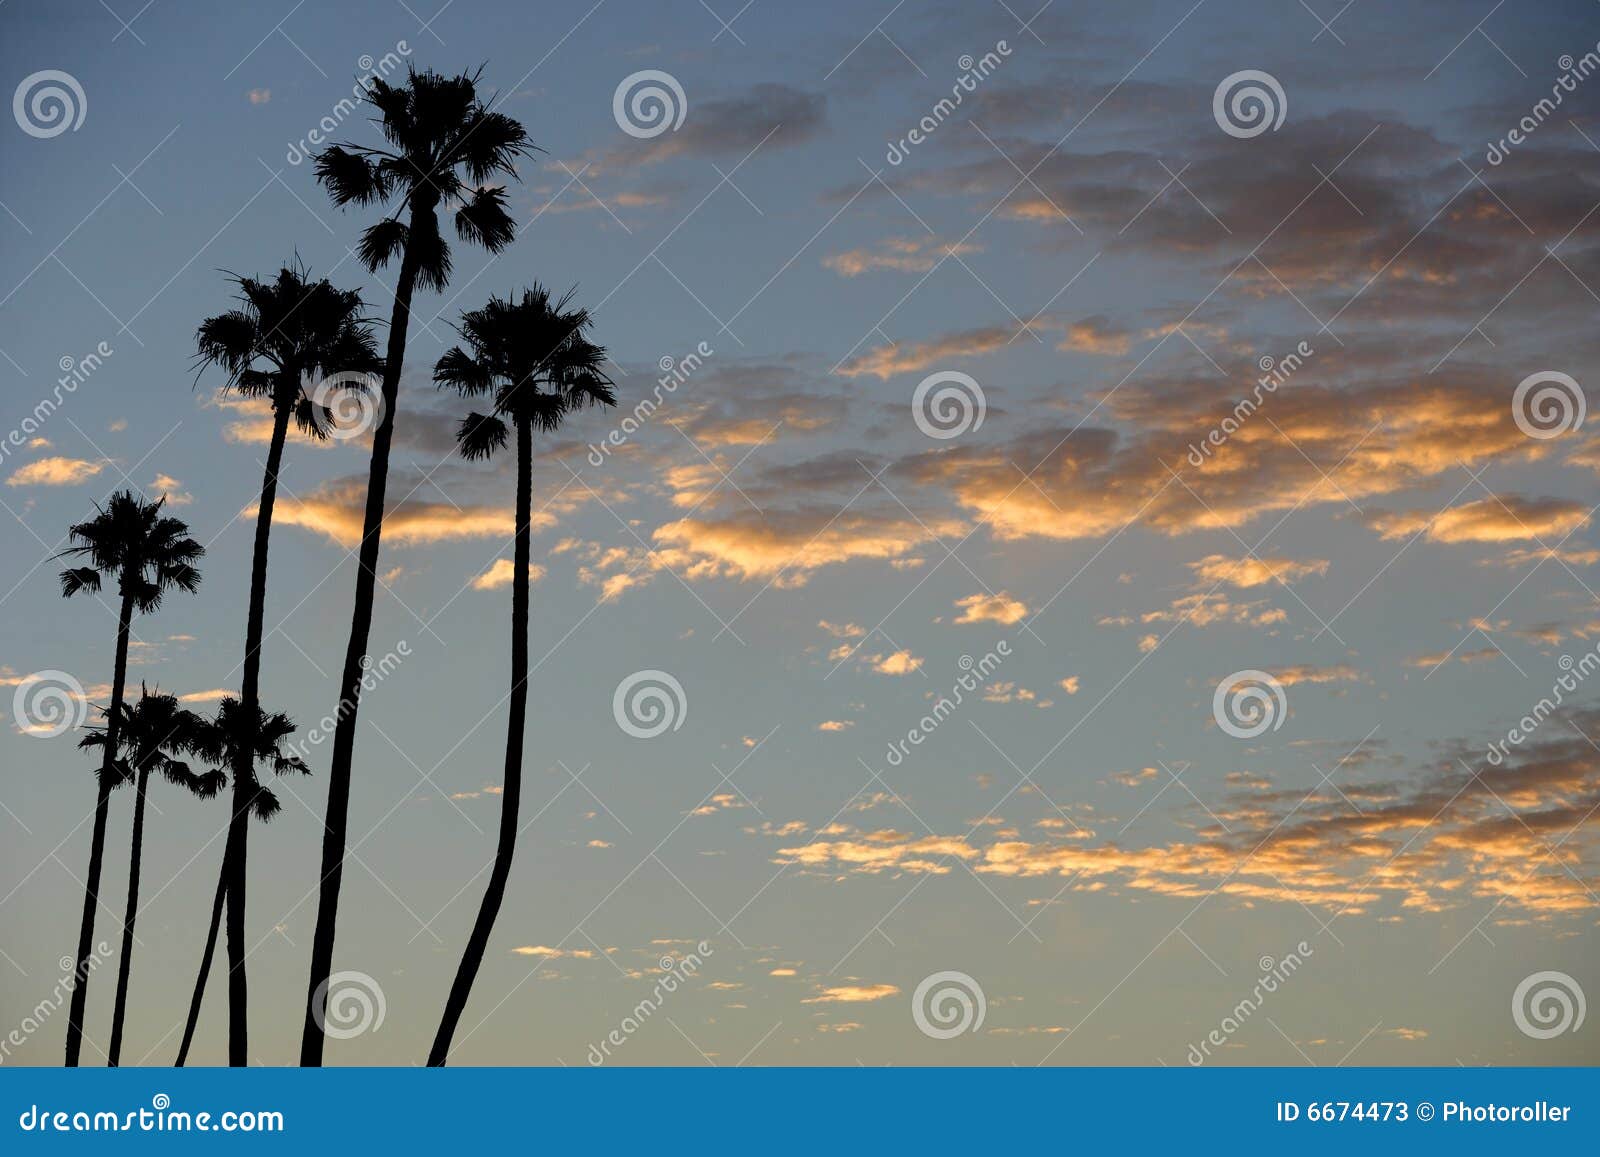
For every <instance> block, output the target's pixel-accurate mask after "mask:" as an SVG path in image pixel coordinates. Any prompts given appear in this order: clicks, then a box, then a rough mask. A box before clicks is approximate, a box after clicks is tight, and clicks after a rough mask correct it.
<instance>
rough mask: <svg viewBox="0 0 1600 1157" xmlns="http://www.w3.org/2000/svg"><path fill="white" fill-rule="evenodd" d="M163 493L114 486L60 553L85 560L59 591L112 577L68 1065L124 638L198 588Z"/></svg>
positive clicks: (83, 588)
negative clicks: (110, 645)
mask: <svg viewBox="0 0 1600 1157" xmlns="http://www.w3.org/2000/svg"><path fill="white" fill-rule="evenodd" d="M165 502H166V499H165V498H160V499H157V500H156V501H154V502H146V501H145V500H144V499H142V498H140V497H139V496H138V495H137V494H135V493H134V492H133V491H131V490H119V491H117V492H116V493H115V494H113V495H112V496H111V497H110V498H109V499H108V500H107V502H106V504H105V506H104V507H102V508H101V509H100V512H99V513H98V514H97V515H95V517H93V518H91V519H89V521H87V522H80V523H78V524H77V525H75V526H73V527H71V528H70V529H69V530H68V532H67V535H68V539H69V540H70V541H71V542H72V544H73V545H72V546H71V547H69V548H68V549H67V550H66V551H65V554H66V555H68V556H71V557H76V558H81V559H85V560H87V562H88V564H89V565H87V566H81V567H74V568H72V569H70V570H64V571H62V572H61V593H62V595H64V596H65V597H67V598H71V597H72V596H73V595H76V594H83V593H92V594H97V593H99V591H100V588H101V585H102V583H103V582H109V583H115V584H116V590H117V595H118V596H119V604H120V605H119V607H118V611H117V657H116V663H115V666H114V668H113V672H112V678H111V703H110V705H109V706H108V707H107V708H106V730H105V750H104V752H103V753H102V759H101V763H100V773H99V783H98V786H97V788H96V791H95V801H94V831H93V835H92V836H91V837H90V841H89V873H88V877H87V879H86V880H85V881H84V887H83V920H82V922H81V923H80V925H79V927H78V956H77V963H76V965H75V966H74V969H73V977H74V983H73V986H72V1005H71V1008H70V1009H69V1011H68V1013H67V1065H68V1067H69V1068H70V1067H75V1066H76V1065H77V1063H78V1054H79V1052H80V1051H82V1048H83V1012H84V1007H85V1005H86V1004H87V1003H88V998H89V950H90V948H91V946H92V945H93V942H94V916H95V909H96V908H97V907H98V906H99V903H100V866H101V863H102V861H103V860H104V859H105V850H106V817H107V815H108V814H109V812H110V801H111V791H112V789H113V788H115V787H116V786H117V784H118V782H119V779H118V775H119V773H118V771H117V767H116V759H115V754H116V752H117V751H118V750H120V749H119V746H118V744H119V742H120V732H121V730H122V693H123V687H124V685H125V684H126V682H127V676H128V640H129V638H130V637H131V636H132V634H133V617H134V615H136V614H148V613H150V612H152V611H155V610H156V609H157V608H159V607H160V606H161V597H162V595H164V594H165V593H166V592H167V591H169V590H171V589H173V588H174V587H176V588H177V589H179V590H182V591H189V592H191V593H192V592H194V591H195V590H197V589H198V588H199V586H200V572H199V570H197V569H196V568H195V563H197V562H198V561H199V560H200V558H201V556H202V555H204V554H205V552H206V551H205V547H203V546H201V545H200V544H199V543H198V542H196V541H195V540H194V539H192V538H190V537H189V528H188V526H186V525H185V524H184V523H183V522H182V521H180V520H179V519H176V518H170V517H167V516H165V515H163V514H162V513H161V507H162V506H163V504H165Z"/></svg>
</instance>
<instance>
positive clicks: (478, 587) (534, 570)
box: [472, 558, 545, 591]
mask: <svg viewBox="0 0 1600 1157" xmlns="http://www.w3.org/2000/svg"><path fill="white" fill-rule="evenodd" d="M516 573H517V568H516V564H515V563H513V562H512V561H511V560H510V559H509V558H497V559H495V560H494V565H493V566H491V567H490V568H489V569H488V570H486V571H484V572H483V573H482V574H480V575H479V576H478V577H477V578H475V579H473V580H472V589H473V590H475V591H496V590H500V589H501V588H502V587H509V586H510V585H511V580H512V579H513V578H514V577H515V576H516ZM544 576H545V569H544V567H542V566H540V565H539V564H538V563H536V562H530V563H529V564H528V582H529V583H536V582H538V581H539V580H540V579H542V578H544Z"/></svg>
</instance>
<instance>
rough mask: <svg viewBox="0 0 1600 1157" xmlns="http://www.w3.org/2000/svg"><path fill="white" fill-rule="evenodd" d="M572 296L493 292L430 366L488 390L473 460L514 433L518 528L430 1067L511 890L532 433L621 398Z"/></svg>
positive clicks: (471, 427) (466, 425)
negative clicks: (486, 749)
mask: <svg viewBox="0 0 1600 1157" xmlns="http://www.w3.org/2000/svg"><path fill="white" fill-rule="evenodd" d="M571 299H572V294H571V293H568V294H567V295H566V296H564V297H562V298H560V299H559V300H556V301H552V300H551V297H550V293H549V291H548V290H546V289H543V288H542V287H540V286H538V285H535V286H534V287H533V288H531V289H528V290H525V291H524V292H523V294H522V298H521V300H512V299H509V298H508V299H506V300H501V299H498V298H491V299H490V300H489V304H488V305H486V306H485V307H484V308H482V309H479V310H473V311H471V312H469V313H465V314H463V315H462V318H461V326H460V332H461V336H462V337H463V338H464V339H465V340H466V344H467V346H468V349H466V350H463V349H462V348H461V347H460V346H456V347H454V348H452V349H450V350H448V351H447V352H446V353H445V355H444V356H443V357H441V358H440V359H439V362H438V364H437V365H436V366H435V367H434V371H433V377H434V381H436V382H437V383H439V385H440V387H441V388H443V387H452V388H454V389H456V390H457V391H459V392H460V393H461V394H462V395H463V396H465V397H486V398H488V399H489V400H490V402H491V407H492V408H491V411H490V413H488V414H480V413H471V414H468V415H467V417H466V418H465V419H463V420H462V422H461V426H460V429H459V431H458V434H457V445H458V446H459V448H460V450H461V453H462V455H463V456H464V457H466V458H468V459H469V460H477V459H486V458H489V457H491V456H492V455H494V454H495V453H496V452H497V451H499V450H501V449H503V448H504V447H505V446H506V445H507V443H508V442H509V441H510V438H511V436H512V434H513V433H514V434H515V436H516V445H517V499H516V520H517V521H516V532H515V546H514V549H513V552H512V553H513V559H512V568H513V569H512V577H511V695H510V704H511V715H510V720H509V722H508V723H507V725H506V761H505V781H504V789H503V794H502V795H501V797H500V836H499V842H498V844H497V846H496V848H495V857H494V866H493V868H492V869H491V871H490V873H489V884H488V887H487V888H486V889H485V890H484V894H483V901H482V903H481V905H480V906H479V908H478V917H477V919H476V921H474V923H473V925H472V933H471V935H470V936H469V937H468V939H467V945H466V948H465V950H464V951H463V952H462V955H461V964H460V967H459V968H458V969H457V970H456V978H455V982H454V983H453V984H452V985H451V987H450V996H449V999H448V1000H447V1001H446V1003H445V1009H444V1016H443V1018H442V1019H441V1021H440V1023H439V1031H438V1034H437V1035H436V1036H435V1037H434V1040H433V1048H432V1050H431V1051H430V1053H429V1054H428V1063H429V1064H430V1065H442V1064H444V1063H445V1061H446V1060H447V1059H448V1058H449V1055H450V1043H451V1040H452V1038H453V1037H454V1035H455V1030H456V1025H457V1024H458V1023H459V1021H460V1019H461V1014H462V1012H463V1011H464V1010H465V1009H466V1006H467V998H468V996H469V995H470V994H471V992H472V982H473V980H474V978H475V977H476V976H477V974H478V968H479V966H480V965H481V964H482V963H483V956H484V952H485V950H486V949H487V947H488V944H489V934H490V932H492V931H493V929H494V922H495V917H496V916H497V915H498V914H499V912H500V903H501V901H502V899H503V898H504V897H505V891H506V881H507V879H508V878H509V876H510V874H511V857H512V854H513V853H514V852H515V850H516V842H517V810H518V806H519V804H520V802H521V798H522V740H523V730H524V727H525V722H526V718H525V717H526V715H527V706H528V566H529V561H530V559H529V555H530V553H531V539H532V522H533V498H532V495H533V435H534V433H535V432H536V431H537V432H540V433H549V432H552V431H554V430H556V429H558V428H559V427H560V426H561V424H562V422H563V421H564V420H565V418H566V416H567V415H568V414H569V413H571V412H572V411H573V410H575V409H578V408H580V407H582V406H584V405H606V406H610V405H615V404H616V394H615V393H614V392H613V390H612V387H611V382H610V381H609V380H608V379H607V378H606V376H605V375H604V373H603V372H602V371H601V365H602V364H603V362H604V361H605V349H604V348H603V347H601V346H598V345H595V344H594V343H593V342H591V341H589V340H588V336H587V331H588V329H589V325H590V317H589V313H588V311H587V310H584V309H577V308H572V307H571V304H570V303H571Z"/></svg>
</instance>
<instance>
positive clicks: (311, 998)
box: [300, 209, 432, 1066]
mask: <svg viewBox="0 0 1600 1157" xmlns="http://www.w3.org/2000/svg"><path fill="white" fill-rule="evenodd" d="M429 211H430V212H431V211H432V210H431V209H430V210H429ZM411 228H413V229H415V228H417V213H416V211H415V210H413V211H412V214H411ZM416 283H417V259H416V257H415V256H413V254H412V252H411V249H410V247H409V246H408V247H407V249H406V252H405V255H404V256H403V257H402V258H401V259H400V277H399V280H398V281H396V283H395V290H394V311H393V313H392V314H391V315H390V318H389V344H388V349H387V351H386V353H385V357H384V363H383V417H382V419H381V420H380V421H379V422H378V428H377V430H376V431H375V432H374V433H373V436H372V461H371V464H370V466H369V468H368V474H367V506H366V513H365V515H364V518H363V522H362V531H361V550H360V554H359V557H358V566H357V570H356V601H355V609H354V611H353V612H352V614H351V616H350V641H349V643H348V645H347V646H346V647H345V653H344V671H343V673H342V675H341V676H340V680H339V708H338V711H337V712H336V718H337V720H338V723H337V725H336V726H335V728H334V733H333V760H332V764H331V766H330V767H329V769H328V810H327V814H326V815H325V817H324V819H323V828H322V878H321V890H320V891H319V893H318V895H317V926H316V931H315V933H314V934H313V936H312V941H311V975H310V978H309V980H308V982H307V988H306V1006H305V1017H306V1019H305V1024H304V1026H303V1028H302V1030H301V1036H300V1063H301V1064H302V1065H306V1066H318V1065H321V1064H322V1047H323V1044H324V1037H323V1032H322V1025H323V1015H324V1012H325V1010H326V1005H327V993H326V991H325V986H326V984H327V980H328V976H329V974H330V973H331V972H332V971H333V938H334V933H335V926H336V925H337V923H338V918H339V887H340V884H341V883H342V882H343V878H344V850H345V842H346V838H347V830H348V828H349V822H350V768H351V761H352V760H353V759H354V756H355V743H356V711H357V709H358V708H359V707H360V705H361V680H362V677H363V676H364V675H365V674H366V669H365V668H364V667H363V666H362V660H363V659H365V658H366V656H367V638H368V636H369V635H370V634H371V631H372V600H373V595H374V587H375V585H376V582H377V577H378V550H379V547H380V546H381V544H382V537H383V503H384V494H385V491H386V489H387V487H388V482H389V445H390V442H391V441H392V440H393V438H394V415H395V411H396V409H398V402H399V396H400V367H401V364H402V362H403V361H404V360H405V352H406V330H407V328H408V327H409V325H410V322H411V295H412V291H413V290H414V289H415V287H416Z"/></svg>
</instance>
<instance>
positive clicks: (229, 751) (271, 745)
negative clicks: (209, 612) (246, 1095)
mask: <svg viewBox="0 0 1600 1157" xmlns="http://www.w3.org/2000/svg"><path fill="white" fill-rule="evenodd" d="M250 718H251V716H250V715H249V714H248V713H247V712H246V711H245V708H244V705H243V704H242V703H241V702H240V701H239V700H237V699H235V698H233V697H232V696H231V695H230V696H225V697H224V698H223V700H222V702H221V703H220V704H219V705H218V707H217V717H216V718H215V719H202V720H201V721H200V726H199V728H198V730H197V733H196V735H195V743H194V746H193V748H192V750H193V752H194V754H195V755H196V756H198V757H199V758H200V759H203V760H205V761H206V762H207V763H213V764H216V765H217V766H218V767H226V768H229V769H232V770H233V771H234V774H235V775H236V776H237V775H239V774H240V772H239V771H238V769H239V768H245V769H246V771H245V772H244V773H243V774H244V775H245V777H246V778H245V781H244V783H243V785H241V784H240V783H239V782H238V780H237V779H236V780H235V781H234V785H233V787H234V792H233V797H234V801H235V804H234V806H235V807H236V808H239V807H242V808H243V809H244V812H245V815H246V816H247V817H248V816H254V817H255V818H256V819H258V820H260V821H261V822H263V823H265V822H267V821H268V820H270V819H272V817H273V816H275V815H277V814H278V812H279V810H280V805H279V803H278V797H277V796H276V795H274V794H273V792H272V789H271V788H268V787H264V786H263V785H262V784H261V781H260V780H258V779H257V778H256V774H255V769H256V765H257V764H261V765H262V766H265V767H270V768H272V770H273V772H274V773H276V774H277V775H287V774H288V773H289V772H291V771H295V772H299V773H300V774H301V775H310V774H311V769H310V768H309V767H307V766H306V763H305V760H303V759H301V758H300V756H299V755H298V754H296V753H295V752H294V751H293V750H292V749H291V748H290V747H289V746H288V741H289V737H290V736H291V735H293V734H294V730H295V728H294V721H293V720H291V719H290V718H289V717H288V716H287V715H284V714H282V713H278V714H274V715H268V714H267V713H266V712H265V711H263V710H262V709H261V708H260V707H257V708H256V712H255V716H254V718H255V726H254V727H250V726H247V725H246V721H247V720H249V719H250ZM241 749H242V750H241ZM238 814H239V813H238V812H237V811H235V813H234V816H235V817H236V816H237V815H238ZM229 826H230V829H231V827H232V819H230V820H229ZM222 858H223V870H222V871H221V872H219V873H218V875H217V893H216V898H215V899H214V900H212V902H211V927H210V928H209V929H208V930H207V931H206V946H205V951H204V952H202V953H201V954H200V974H199V976H197V977H196V978H195V982H194V995H193V996H192V997H191V998H190V1000H189V1018H188V1020H187V1021H186V1022H185V1023H184V1026H183V1043H182V1044H181V1045H180V1046H179V1047H178V1059H177V1062H176V1064H177V1066H178V1067H180V1068H181V1067H182V1066H183V1063H184V1061H186V1060H187V1059H188V1057H189V1046H190V1045H191V1044H193V1043H194V1031H195V1028H196V1026H198V1025H199V1023H200V1006H201V1004H202V1003H203V1002H204V1000H205V995H206V978H207V976H209V975H210V973H211V960H212V957H213V956H214V955H215V954H216V950H217V932H218V930H219V929H220V928H221V926H222V905H223V899H224V897H225V896H227V895H228V894H229V888H230V887H231V886H232V885H231V882H230V881H229V878H228V872H227V861H228V853H227V851H226V850H224V852H223V857H222ZM228 935H229V938H230V941H231V939H232V936H233V932H232V930H231V929H230V930H229V932H228ZM230 947H231V943H230ZM230 1011H231V1010H230ZM232 1027H233V1023H232V1019H231V1017H230V1020H229V1029H230V1032H229V1034H228V1048H229V1055H230V1056H231V1055H232V1049H233V1043H234V1036H233V1033H232V1031H231V1029H232Z"/></svg>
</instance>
